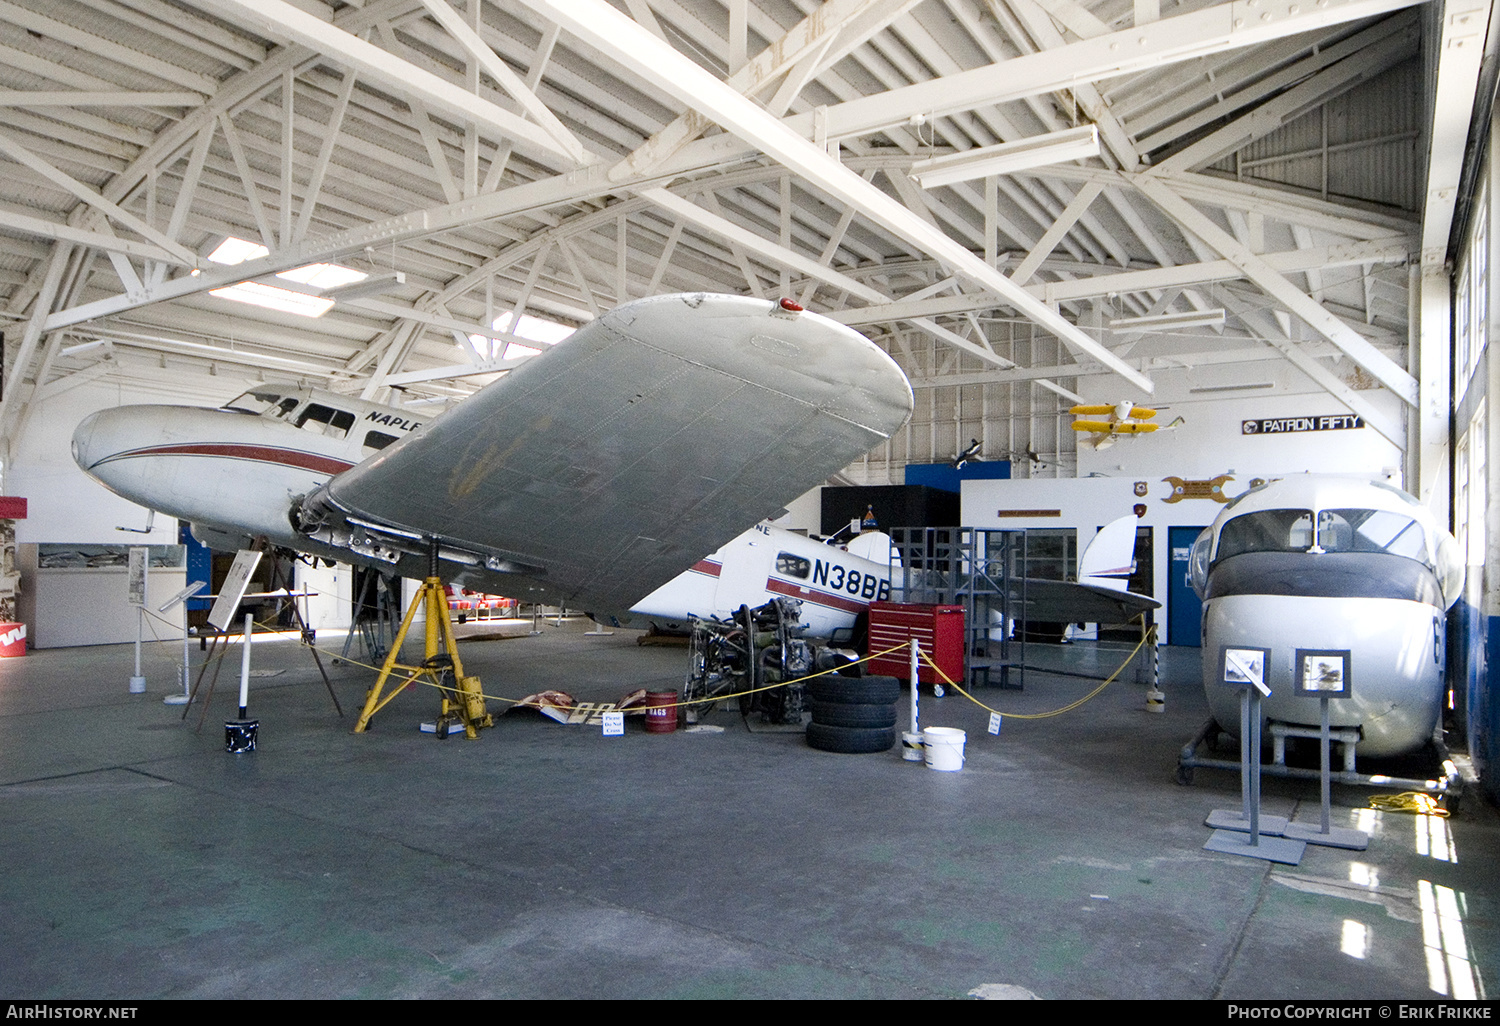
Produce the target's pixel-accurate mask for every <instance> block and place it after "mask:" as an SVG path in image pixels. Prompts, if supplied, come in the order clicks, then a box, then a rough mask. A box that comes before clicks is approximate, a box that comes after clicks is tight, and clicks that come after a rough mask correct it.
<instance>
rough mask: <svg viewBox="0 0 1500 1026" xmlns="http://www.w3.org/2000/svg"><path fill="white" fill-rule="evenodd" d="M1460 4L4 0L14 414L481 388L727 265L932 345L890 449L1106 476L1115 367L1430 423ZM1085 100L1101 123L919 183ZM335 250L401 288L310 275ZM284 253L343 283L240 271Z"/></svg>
mask: <svg viewBox="0 0 1500 1026" xmlns="http://www.w3.org/2000/svg"><path fill="white" fill-rule="evenodd" d="M1431 2H1432V3H1434V4H1436V3H1442V0H1431ZM1456 3H1457V0H1454V3H1449V4H1447V6H1446V7H1443V8H1442V11H1443V12H1445V13H1444V14H1443V16H1441V17H1437V16H1426V15H1424V9H1423V7H1422V5H1420V4H1418V3H1416V2H1414V0H1318V2H1316V3H1309V2H1306V0H1236V2H1215V0H1181V2H1178V3H1173V4H1158V3H1156V2H1152V0H1133V2H1131V0H821V2H820V0H780V2H778V3H775V4H768V3H746V2H744V0H619V2H606V0H365V2H362V3H354V2H341V0H332V2H325V0H297V2H295V3H293V2H288V0H0V172H3V173H0V313H3V315H4V318H3V321H0V330H3V331H4V339H5V346H4V378H3V381H4V386H3V392H0V434H3V438H4V441H5V443H6V445H7V446H13V445H14V444H15V441H16V440H17V439H18V438H19V437H20V436H21V434H22V432H24V431H25V429H26V427H27V425H28V423H29V422H30V411H31V409H32V408H33V407H34V406H35V405H36V404H37V403H39V402H42V401H45V400H46V399H47V397H48V396H56V395H59V394H61V393H63V392H64V391H66V390H67V389H68V388H71V387H73V386H74V385H77V384H83V383H87V382H91V381H97V380H100V379H102V378H106V377H108V376H110V375H117V376H120V377H121V378H122V379H131V380H146V379H157V380H160V379H162V378H164V377H167V378H180V379H181V380H182V381H183V382H185V384H184V385H183V386H182V387H183V388H184V389H188V388H192V389H199V390H201V389H202V388H203V387H204V382H205V380H208V381H211V380H212V379H205V378H204V377H203V376H202V375H203V374H204V373H206V372H210V371H211V372H216V373H220V374H221V376H222V377H223V378H225V379H226V380H225V381H224V382H223V384H222V386H218V387H221V388H222V391H223V392H224V394H225V397H227V395H228V394H230V393H232V392H233V391H236V390H238V388H239V387H240V386H241V385H242V384H243V382H244V381H245V380H247V379H248V380H258V379H275V380H297V381H302V382H306V383H309V384H314V385H317V386H320V387H328V388H332V389H334V390H338V391H344V392H348V393H351V394H354V393H358V394H363V395H365V396H371V397H384V398H393V399H394V400H395V401H400V402H406V403H413V404H418V403H420V404H439V405H441V404H443V403H447V402H452V401H455V400H459V399H462V398H463V397H464V396H465V395H467V394H469V393H471V392H472V391H473V390H474V389H476V388H478V387H480V386H481V385H483V384H484V383H485V382H487V381H490V380H493V378H494V376H495V375H497V374H504V373H506V372H507V371H508V370H510V369H511V368H513V367H515V366H517V365H518V364H519V362H520V361H522V360H524V359H525V358H526V356H525V354H526V353H528V352H530V351H532V349H533V348H534V346H535V344H534V343H532V344H531V345H530V347H527V339H525V338H523V337H521V335H520V334H517V333H516V332H517V331H519V329H515V330H513V326H515V325H518V324H519V323H520V317H521V316H522V315H525V314H530V315H534V316H538V317H543V318H547V319H550V320H554V321H560V322H562V323H564V324H578V323H582V322H583V321H585V320H587V319H589V318H591V317H593V316H596V315H597V314H598V313H599V312H601V311H602V310H605V309H608V308H610V307H612V306H614V305H616V304H618V303H621V302H625V301H628V300H630V299H634V298H639V297H641V296H646V295H651V294H655V293H661V292H668V291H722V292H731V293H742V294H748V295H756V296H762V297H765V298H766V299H767V300H772V299H775V298H778V297H782V296H787V297H791V298H794V299H796V300H797V301H799V302H801V303H802V304H803V305H804V306H806V307H808V308H809V309H812V310H815V311H818V312H820V313H825V314H827V315H829V316H832V317H834V318H836V319H839V320H841V321H843V322H845V323H848V324H852V325H856V326H858V327H859V328H860V329H861V330H862V331H865V332H866V333H867V334H869V335H870V336H871V337H872V338H874V339H876V340H877V342H878V343H879V344H880V345H882V346H883V347H885V348H886V349H888V351H890V352H891V354H892V355H893V356H894V357H895V358H896V359H897V360H898V362H900V363H901V364H902V365H903V367H904V368H905V369H906V370H907V372H908V375H909V376H910V377H911V378H912V380H913V383H914V385H915V386H916V387H917V389H918V395H919V402H918V414H917V417H916V418H915V419H914V421H913V424H912V425H911V426H910V427H908V428H907V429H906V430H905V431H904V432H903V435H902V436H901V437H898V438H894V439H892V440H891V441H890V443H888V444H887V445H886V446H884V447H882V449H880V450H877V451H876V452H874V453H872V454H871V455H870V456H869V457H867V459H866V460H864V461H862V463H861V464H860V465H858V466H856V467H854V468H851V469H850V472H849V475H848V476H849V478H850V479H851V480H857V479H863V480H868V481H871V482H872V483H874V482H883V481H885V480H887V479H888V476H889V475H890V474H892V473H893V472H894V470H895V468H898V467H899V466H900V465H901V464H902V463H903V462H907V461H919V462H920V461H924V460H926V459H928V458H933V459H945V458H948V457H951V455H952V454H953V451H954V447H955V446H957V447H958V448H963V447H965V446H966V445H967V444H968V441H969V439H970V438H971V437H973V438H980V439H982V441H983V449H984V455H986V456H989V457H991V458H1001V457H1004V456H1006V455H1010V454H1014V453H1029V454H1031V458H1030V459H1029V460H1028V461H1026V463H1025V465H1026V466H1028V467H1029V468H1030V472H1032V473H1057V474H1067V473H1069V472H1070V467H1071V466H1072V462H1071V461H1072V459H1073V452H1072V448H1071V447H1072V444H1073V442H1072V438H1071V437H1070V436H1071V432H1070V431H1067V430H1066V424H1065V423H1064V422H1063V421H1062V420H1061V414H1062V412H1063V411H1065V410H1066V408H1067V406H1068V405H1070V404H1071V403H1072V402H1074V401H1076V400H1077V399H1078V398H1079V397H1080V396H1087V397H1090V398H1099V397H1109V398H1111V399H1119V398H1132V399H1141V398H1144V397H1145V396H1147V395H1148V394H1152V393H1155V394H1156V396H1157V397H1158V398H1160V395H1161V388H1162V387H1166V388H1169V389H1170V388H1176V387H1179V385H1180V382H1178V381H1177V377H1181V376H1182V375H1189V376H1190V375H1191V374H1192V373H1194V370H1193V369H1194V368H1208V367H1215V368H1221V367H1224V366H1226V365H1243V366H1244V367H1246V368H1256V367H1261V366H1262V365H1265V364H1266V363H1267V362H1268V361H1272V362H1275V363H1277V364H1280V365H1284V366H1285V367H1287V368H1288V374H1289V375H1290V377H1289V378H1287V380H1290V381H1294V382H1296V383H1297V387H1300V388H1302V389H1303V390H1305V391H1321V392H1326V393H1327V395H1328V397H1329V401H1330V402H1331V403H1334V404H1337V405H1341V406H1343V407H1347V408H1349V409H1351V410H1353V411H1355V412H1359V413H1361V415H1364V416H1366V419H1367V422H1368V423H1370V424H1371V425H1372V426H1376V427H1377V429H1378V430H1379V431H1380V432H1381V433H1382V434H1383V435H1385V436H1386V437H1388V438H1390V439H1391V440H1392V441H1394V442H1396V443H1397V444H1398V446H1400V447H1401V448H1403V449H1406V448H1407V447H1408V444H1409V443H1408V439H1415V438H1416V437H1417V436H1416V434H1414V433H1413V432H1414V431H1415V428H1414V427H1413V426H1412V424H1414V422H1412V421H1410V418H1411V417H1414V416H1415V412H1414V411H1415V410H1416V409H1418V408H1419V404H1420V403H1421V400H1422V397H1423V395H1425V391H1424V390H1426V389H1428V388H1429V387H1430V386H1429V383H1428V381H1429V378H1430V377H1431V375H1425V376H1424V374H1422V373H1417V372H1415V371H1414V370H1413V369H1414V368H1417V367H1419V366H1423V364H1422V357H1423V355H1424V354H1423V352H1421V351H1420V350H1422V349H1429V350H1430V349H1431V348H1433V347H1434V346H1436V345H1437V344H1438V343H1436V342H1432V341H1428V340H1425V339H1424V338H1423V332H1420V331H1418V332H1412V331H1409V322H1411V320H1412V314H1411V313H1410V311H1412V310H1414V309H1416V298H1415V297H1414V296H1413V295H1411V292H1412V287H1411V281H1412V280H1414V279H1413V276H1412V275H1411V274H1409V272H1408V268H1407V265H1408V264H1417V263H1419V262H1420V263H1422V264H1423V265H1424V266H1428V265H1431V264H1432V263H1433V260H1432V259H1429V254H1431V253H1433V252H1434V251H1436V250H1437V249H1439V248H1441V247H1442V246H1443V245H1444V239H1445V233H1446V232H1447V231H1448V221H1449V220H1451V217H1452V190H1453V188H1454V187H1455V184H1456V182H1457V180H1458V177H1457V176H1458V170H1459V169H1458V165H1457V163H1456V162H1457V161H1461V160H1462V145H1463V139H1464V137H1465V134H1466V132H1467V127H1468V120H1467V110H1468V107H1467V106H1466V105H1465V104H1466V102H1467V103H1469V104H1470V105H1472V88H1471V89H1470V92H1469V94H1468V99H1467V101H1466V100H1465V94H1464V92H1463V84H1464V82H1465V80H1466V77H1472V75H1473V74H1474V72H1473V71H1472V69H1471V68H1470V65H1472V66H1473V67H1475V68H1477V65H1478V57H1477V53H1478V52H1479V51H1482V50H1483V48H1484V46H1485V40H1484V38H1483V29H1484V26H1486V25H1487V24H1488V21H1489V6H1488V3H1487V2H1484V0H1466V3H1464V4H1463V5H1460V6H1455V4H1456ZM1460 7H1461V9H1460ZM1435 31H1436V32H1438V33H1439V34H1440V37H1441V38H1440V39H1437V38H1433V33H1434V32H1435ZM1424 39H1425V40H1426V43H1425V45H1428V46H1429V47H1430V46H1434V45H1437V43H1438V42H1441V43H1442V45H1443V46H1444V47H1445V49H1444V50H1443V53H1444V55H1445V56H1444V58H1443V62H1442V63H1441V64H1439V65H1438V66H1437V67H1438V73H1437V74H1436V76H1435V77H1434V76H1433V75H1432V74H1430V73H1429V70H1428V66H1427V65H1426V64H1424V62H1423V57H1422V52H1423V46H1424ZM1465 47H1467V49H1465ZM1455 55H1456V56H1455ZM1433 89H1437V90H1439V92H1440V94H1441V96H1442V97H1448V99H1445V100H1443V101H1442V102H1441V104H1440V105H1439V110H1440V111H1441V112H1442V113H1441V116H1434V118H1433V119H1432V121H1431V122H1429V121H1427V120H1424V115H1423V114H1422V105H1421V104H1416V103H1413V102H1411V96H1412V95H1413V93H1414V92H1415V93H1418V94H1421V93H1423V92H1424V91H1430V90H1433ZM1455 97H1456V98H1455ZM1083 125H1092V126H1094V127H1095V128H1097V135H1098V139H1099V152H1098V155H1097V156H1093V157H1085V158H1076V157H1074V158H1072V159H1067V160H1063V161H1061V162H1053V163H1035V162H1033V163H1031V164H1030V165H1023V166H1012V167H1004V168H986V167H984V166H981V165H978V164H976V165H975V167H974V171H973V176H972V177H970V178H966V179H961V180H957V181H952V182H949V183H948V184H943V185H938V186H932V187H929V188H925V189H924V188H922V187H921V185H920V184H918V182H917V181H915V180H914V179H913V178H912V177H911V176H910V172H911V169H912V165H913V164H915V163H917V162H919V161H926V160H931V159H932V158H935V157H947V156H950V155H959V154H964V153H965V152H966V151H970V150H979V149H982V148H986V147H994V146H997V145H999V144H1004V143H1023V142H1027V141H1029V140H1040V141H1041V142H1046V141H1047V140H1046V138H1045V137H1048V136H1050V135H1052V134H1054V133H1061V132H1064V131H1065V130H1068V129H1073V128H1076V127H1078V126H1083ZM1429 139H1430V140H1431V142H1432V145H1433V147H1434V149H1433V158H1432V161H1431V165H1430V166H1429V164H1428V162H1427V160H1426V152H1427V151H1426V148H1425V147H1426V146H1427V142H1428V140H1429ZM1455 140H1456V142H1455ZM1455 146H1456V147H1457V149H1455ZM1030 149H1031V150H1032V151H1034V150H1035V149H1036V147H1034V146H1032V147H1030ZM1039 159H1042V160H1047V159H1051V160H1053V161H1057V158H1056V157H1055V156H1054V157H1051V158H1048V157H1047V156H1046V155H1045V153H1043V155H1042V156H1041V157H1040V158H1039ZM1443 190H1447V192H1446V194H1445V193H1444V192H1443ZM1445 218H1446V219H1447V220H1445ZM226 238H238V239H242V240H246V241H247V242H250V243H253V244H256V245H259V246H262V247H264V255H261V256H258V257H254V258H252V259H249V260H246V261H245V262H243V263H240V264H237V265H233V266H228V265H224V264H220V263H215V262H213V261H211V260H210V259H209V256H210V254H212V253H214V251H215V249H216V248H217V247H218V246H219V245H220V243H222V242H223V241H224V240H225V239H226ZM319 263H331V264H339V265H343V266H345V267H348V268H351V269H353V270H356V271H360V272H362V273H364V274H366V275H368V276H369V277H368V279H367V284H364V285H363V286H362V287H361V288H360V289H358V290H356V292H354V293H348V294H346V295H344V296H340V295H339V294H338V293H337V292H336V291H335V292H328V293H326V294H325V290H324V289H322V288H321V287H319V286H317V285H315V284H309V283H306V282H298V281H289V280H287V279H284V278H280V277H278V275H279V274H280V273H281V272H286V271H291V270H294V269H297V268H303V267H306V266H308V265H312V264H319ZM1436 263H1437V264H1438V265H1440V264H1441V259H1440V258H1438V259H1437V260H1436ZM1433 273H1438V272H1433ZM244 281H256V282H259V283H261V284H263V285H271V286H274V287H276V288H281V289H284V290H286V291H288V292H291V293H298V294H301V295H302V296H304V297H312V298H314V299H324V300H331V305H329V304H327V303H325V304H324V305H328V309H327V312H325V313H323V314H322V315H321V316H319V317H317V318H315V319H314V318H306V317H301V316H296V315H294V314H291V313H286V312H278V311H275V310H271V309H264V308H260V307H253V306H247V305H244V304H239V303H234V302H232V301H230V300H227V299H225V298H222V297H220V296H216V295H214V292H215V291H217V290H220V289H223V288H225V287H227V286H232V285H235V284H237V283H240V282H244ZM1422 292H1423V294H1424V295H1426V294H1430V293H1432V292H1433V290H1432V289H1430V288H1424V289H1423V290H1422ZM1220 310H1222V311H1223V321H1222V324H1219V325H1218V326H1216V327H1214V328H1213V329H1212V330H1209V331H1203V330H1199V331H1198V332H1196V333H1190V332H1180V331H1178V332H1174V331H1170V330H1168V331H1154V332H1153V331H1134V332H1131V331H1126V330H1123V329H1121V330H1112V329H1111V328H1110V323H1111V322H1112V321H1115V322H1119V321H1122V320H1128V319H1129V318H1132V317H1145V316H1150V317H1160V316H1164V315H1173V314H1188V313H1194V312H1196V313H1200V314H1201V313H1205V312H1209V311H1220ZM503 318H508V319H503ZM522 334H524V333H522ZM1414 340H1415V341H1414ZM517 346H521V347H526V348H516V347H517ZM1426 355H1427V356H1428V358H1429V362H1431V353H1427V354H1426ZM163 368H166V372H165V373H164V372H163ZM1174 375H1176V376H1177V377H1173V376H1174ZM1164 383H1165V384H1164ZM1374 391H1384V392H1390V393H1392V394H1393V395H1394V396H1396V397H1397V398H1398V399H1399V403H1398V404H1397V405H1396V406H1395V407H1394V408H1395V409H1397V410H1400V411H1403V412H1402V413H1399V414H1398V415H1397V416H1396V417H1394V418H1393V417H1392V415H1391V414H1390V412H1389V409H1390V408H1391V407H1390V406H1389V404H1382V403H1379V402H1372V400H1371V393H1372V392H1374ZM1405 411H1412V412H1410V413H1408V412H1405ZM1431 435H1432V428H1431V426H1430V425H1427V426H1424V427H1423V428H1422V433H1421V437H1422V439H1423V442H1422V446H1421V448H1422V450H1423V456H1422V458H1423V459H1429V458H1436V456H1435V455H1434V453H1435V452H1436V451H1437V450H1434V449H1433V445H1434V444H1435V443H1434V442H1433V440H1432V438H1431ZM1438 449H1440V446H1438ZM4 455H5V453H0V457H3V456H4Z"/></svg>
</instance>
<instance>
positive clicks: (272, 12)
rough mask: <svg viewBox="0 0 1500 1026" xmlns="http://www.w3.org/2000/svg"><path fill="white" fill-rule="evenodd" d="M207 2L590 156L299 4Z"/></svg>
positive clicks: (523, 137) (552, 148)
mask: <svg viewBox="0 0 1500 1026" xmlns="http://www.w3.org/2000/svg"><path fill="white" fill-rule="evenodd" d="M0 2H3V0H0ZM199 2H200V3H201V4H203V5H204V6H205V7H208V8H211V9H213V10H217V11H219V12H220V13H222V14H223V15H224V16H225V17H227V18H229V19H230V20H232V21H234V22H235V23H236V24H240V25H244V26H246V27H248V28H251V29H254V30H255V31H257V32H261V33H263V34H265V35H267V36H269V37H270V38H272V39H285V40H290V41H291V42H293V43H296V44H299V45H301V46H306V47H308V48H310V49H311V50H313V51H314V52H316V53H320V54H323V55H324V56H326V57H330V58H332V59H334V60H336V61H338V62H339V63H341V64H343V65H345V66H346V67H348V68H352V69H355V70H356V71H358V72H359V74H360V76H361V77H362V78H364V79H365V80H366V81H369V82H378V83H380V84H381V85H382V86H384V87H385V88H387V89H391V90H394V91H395V93H396V95H397V96H403V97H404V96H413V97H416V98H418V99H420V100H422V101H423V102H425V103H427V104H429V105H430V106H431V107H433V108H434V109H436V110H440V111H442V112H444V113H445V114H447V115H448V116H449V117H453V118H456V119H458V121H459V123H460V124H465V125H468V124H473V125H475V126H477V127H479V128H482V129H486V130H488V131H490V132H493V133H495V134H496V135H497V136H498V137H499V138H501V139H510V140H514V141H515V142H516V143H518V144H522V145H525V146H526V147H528V148H529V149H531V150H533V151H535V152H539V153H542V154H546V155H549V156H551V157H553V158H561V161H560V162H561V163H564V164H566V165H568V166H576V165H578V164H581V163H584V162H585V161H586V159H587V155H586V154H584V153H583V151H582V150H581V148H579V147H577V146H576V145H574V146H569V145H565V144H563V143H560V142H559V141H558V140H557V139H556V138H554V137H553V135H552V134H551V132H550V131H548V130H547V129H545V128H542V127H540V126H538V125H536V124H534V123H533V122H529V121H526V120H524V119H522V118H521V117H519V116H517V115H515V114H512V113H511V112H510V111H508V110H506V109H504V108H503V107H500V106H498V105H496V104H494V103H491V102H490V101H489V100H486V99H484V98H483V97H479V96H475V95H474V94H473V93H469V92H466V91H465V90H464V89H463V87H461V86H458V85H455V84H453V83H452V82H449V81H447V80H445V79H442V78H439V77H438V76H437V75H435V74H433V73H432V72H430V71H427V70H426V69H424V68H419V67H417V66H416V65H415V64H412V63H411V62H409V61H405V60H402V59H401V58H400V57H398V56H396V55H395V54H393V53H390V52H389V51H387V50H382V49H381V48H380V47H378V46H375V45H374V44H373V43H367V42H365V41H364V40H363V39H360V38H359V37H358V36H355V35H351V34H350V33H348V32H345V31H344V30H343V29H341V28H338V27H337V26H335V25H332V24H330V23H328V22H326V21H322V20H320V19H319V18H316V17H314V16H313V15H311V14H307V13H306V12H304V11H302V10H299V9H298V8H296V7H293V6H292V5H291V4H289V3H286V2H284V0H199Z"/></svg>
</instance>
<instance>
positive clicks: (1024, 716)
mask: <svg viewBox="0 0 1500 1026" xmlns="http://www.w3.org/2000/svg"><path fill="white" fill-rule="evenodd" d="M1145 644H1146V637H1142V638H1141V640H1140V641H1139V642H1138V643H1137V644H1136V646H1135V648H1133V649H1131V650H1130V654H1129V655H1128V656H1126V657H1125V661H1124V662H1123V663H1121V664H1120V665H1119V666H1118V667H1117V668H1116V669H1115V672H1114V673H1111V674H1110V675H1109V676H1108V677H1106V678H1105V679H1104V683H1102V684H1100V685H1099V686H1098V687H1097V688H1095V689H1094V690H1093V691H1090V692H1089V693H1088V694H1086V695H1084V696H1083V697H1082V698H1080V699H1079V700H1078V701H1076V702H1071V703H1069V704H1068V705H1065V706H1063V707H1062V708H1061V709H1053V710H1052V711H1051V712H1044V713H1009V712H1001V711H1000V710H999V709H992V708H990V707H989V706H987V705H985V704H984V703H983V702H981V701H980V700H979V699H977V698H975V697H974V696H973V695H971V694H969V693H968V692H967V691H965V690H964V689H963V688H962V687H960V686H959V685H958V684H957V683H956V682H954V681H952V680H949V679H948V675H947V674H946V673H944V672H943V668H942V667H941V666H939V665H938V664H937V663H935V662H933V661H932V659H931V658H929V657H928V655H927V653H926V652H921V653H920V655H921V656H922V660H923V661H924V662H925V663H926V664H927V665H928V666H930V667H932V668H933V669H934V670H936V671H937V675H938V676H939V677H941V678H943V683H944V684H947V685H948V686H949V687H951V688H953V690H955V691H957V692H958V693H959V694H960V695H963V696H964V697H965V698H967V699H968V700H969V701H971V702H973V703H974V704H975V705H977V706H979V708H981V709H983V710H985V711H986V712H992V713H994V714H995V715H997V716H1003V717H1009V718H1010V719H1013V720H1045V719H1047V718H1049V717H1052V716H1061V715H1062V714H1063V713H1066V712H1072V711H1073V710H1074V709H1077V708H1078V707H1079V706H1080V705H1083V704H1084V703H1085V702H1088V701H1090V700H1091V699H1093V698H1094V696H1096V695H1098V694H1099V692H1101V691H1103V690H1104V689H1105V688H1107V687H1109V686H1110V685H1111V684H1112V683H1114V680H1115V678H1116V677H1118V676H1119V675H1120V674H1122V673H1124V672H1125V667H1127V666H1129V665H1130V661H1131V660H1132V659H1134V658H1135V656H1136V653H1137V652H1139V651H1140V650H1141V648H1142V647H1143V646H1144V645H1145Z"/></svg>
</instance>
